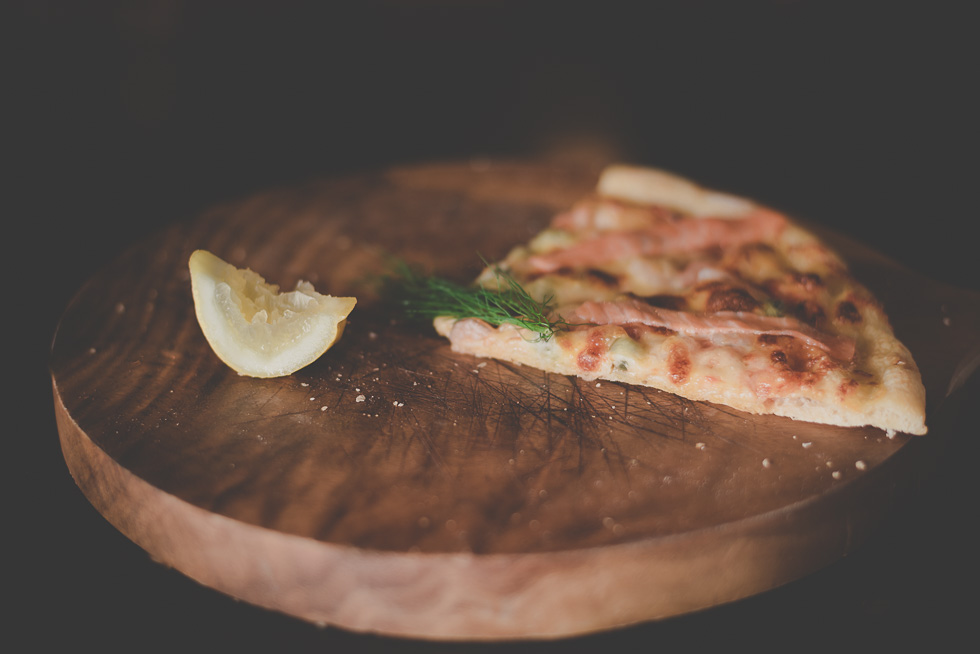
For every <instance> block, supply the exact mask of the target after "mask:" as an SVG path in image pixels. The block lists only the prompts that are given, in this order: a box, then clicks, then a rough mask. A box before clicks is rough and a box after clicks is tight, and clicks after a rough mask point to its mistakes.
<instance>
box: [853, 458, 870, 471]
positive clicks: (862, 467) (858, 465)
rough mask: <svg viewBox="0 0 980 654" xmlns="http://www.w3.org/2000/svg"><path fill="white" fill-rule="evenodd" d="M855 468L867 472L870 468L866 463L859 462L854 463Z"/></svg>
mask: <svg viewBox="0 0 980 654" xmlns="http://www.w3.org/2000/svg"><path fill="white" fill-rule="evenodd" d="M854 467H855V468H857V469H858V470H866V469H867V467H868V466H867V464H866V463H865V462H864V461H861V460H858V461H855V462H854Z"/></svg>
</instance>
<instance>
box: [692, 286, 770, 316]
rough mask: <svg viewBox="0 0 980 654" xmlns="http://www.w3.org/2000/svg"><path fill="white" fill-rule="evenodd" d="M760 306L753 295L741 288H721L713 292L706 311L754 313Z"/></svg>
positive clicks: (709, 297)
mask: <svg viewBox="0 0 980 654" xmlns="http://www.w3.org/2000/svg"><path fill="white" fill-rule="evenodd" d="M758 306H759V303H758V302H756V301H755V298H753V297H752V296H751V295H749V294H748V293H747V292H746V291H744V290H742V289H740V288H719V289H715V290H713V291H712V292H711V295H710V296H708V302H707V305H706V306H705V309H706V311H707V312H708V313H714V312H716V311H752V310H754V309H755V308H757V307H758Z"/></svg>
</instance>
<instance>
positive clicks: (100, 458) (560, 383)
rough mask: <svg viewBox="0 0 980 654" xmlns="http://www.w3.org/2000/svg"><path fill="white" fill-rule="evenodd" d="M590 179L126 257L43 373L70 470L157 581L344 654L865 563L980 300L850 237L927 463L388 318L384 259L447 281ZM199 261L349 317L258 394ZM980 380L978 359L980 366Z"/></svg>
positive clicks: (436, 172)
mask: <svg viewBox="0 0 980 654" xmlns="http://www.w3.org/2000/svg"><path fill="white" fill-rule="evenodd" d="M597 172H598V171H597V170H594V169H588V168H557V167H551V166H544V165H539V164H531V163H507V164H505V163H492V164H491V163H482V164H479V165H477V164H473V165H470V164H466V163H460V164H446V165H429V166H420V167H414V168H405V169H397V170H391V171H387V172H383V173H378V174H373V175H362V176H356V177H351V178H345V179H338V180H328V181H323V182H317V183H311V184H307V185H303V186H298V187H292V188H285V189H279V190H273V191H269V192H266V193H263V194H261V195H257V196H255V197H252V198H250V199H247V200H245V201H243V202H240V203H235V204H231V205H227V206H223V207H219V208H217V209H215V210H212V211H210V212H208V213H207V214H205V215H202V216H200V217H198V218H197V219H195V220H194V221H192V222H188V223H182V224H178V225H174V226H173V227H171V228H170V229H168V230H166V231H165V232H163V233H162V234H160V235H158V236H156V237H154V238H152V239H150V240H148V241H146V242H144V243H142V244H140V245H139V246H137V247H135V248H133V249H131V250H130V251H127V252H125V253H124V254H123V255H122V256H120V257H119V258H118V259H117V260H116V261H114V262H112V263H111V264H110V265H108V266H107V267H106V268H105V269H103V270H102V271H101V272H100V273H99V274H98V275H96V276H95V278H93V279H91V280H90V281H89V282H88V283H87V284H86V285H85V286H84V287H83V288H82V289H81V291H80V292H79V293H78V295H77V296H76V297H75V299H74V300H73V302H72V303H71V305H70V306H69V307H68V309H67V311H66V312H65V315H64V317H63V319H62V321H61V324H60V326H59V329H58V332H57V336H56V339H55V342H54V345H53V351H52V358H51V370H52V379H53V385H54V395H55V407H56V412H57V417H58V425H59V431H60V435H61V440H62V448H63V451H64V455H65V459H66V461H67V463H68V466H69V468H70V470H71V472H72V475H73V476H74V478H75V480H76V482H77V483H78V485H79V486H80V488H81V489H82V491H83V492H84V493H85V495H86V496H87V497H88V498H89V500H90V501H91V502H92V503H93V505H94V506H95V507H96V508H97V509H98V510H99V511H100V512H101V513H102V514H103V515H104V516H105V517H106V518H107V519H108V520H109V521H110V522H111V523H112V524H114V525H115V526H116V527H117V528H118V529H119V530H121V531H122V532H123V533H124V534H126V535H127V536H128V537H129V538H131V539H132V540H133V541H135V542H136V543H137V544H139V545H140V546H141V547H143V548H144V549H145V550H147V551H148V552H149V553H150V554H151V555H152V556H153V557H154V558H155V559H156V560H158V561H160V562H162V563H164V564H166V565H169V566H173V567H175V568H177V569H178V570H180V571H182V572H183V573H185V574H186V575H188V576H190V577H192V578H194V579H196V580H198V581H200V582H201V583H203V584H206V585H208V586H211V587H213V588H215V589H218V590H220V591H223V592H224V593H227V594H229V595H232V596H234V597H236V598H240V599H243V600H246V601H248V602H251V603H254V604H257V605H260V606H264V607H268V608H271V609H274V610H277V611H281V612H285V613H287V614H291V615H294V616H298V617H300V618H303V619H306V620H310V621H314V622H320V623H327V624H335V625H339V626H342V627H345V628H348V629H352V630H363V631H376V632H381V633H386V634H395V635H406V636H413V637H423V638H433V639H441V638H454V639H455V638H463V639H504V638H508V639H509V638H521V637H535V638H538V637H557V636H564V635H570V634H576V633H583V632H589V631H595V630H601V629H608V628H612V627H615V626H618V625H626V624H630V623H635V622H638V621H644V620H651V619H657V618H663V617H666V616H673V615H678V614H681V613H685V612H690V611H695V610H698V609H702V608H705V607H708V606H712V605H716V604H719V603H723V602H729V601H732V600H736V599H739V598H743V597H746V596H749V595H752V594H755V593H759V592H761V591H764V590H767V589H770V588H773V587H775V586H778V585H780V584H783V583H785V582H788V581H790V580H793V579H797V578H799V577H801V576H803V575H806V574H808V573H810V572H812V571H814V570H816V569H818V568H820V567H822V566H825V565H827V564H829V563H831V562H833V561H835V560H837V559H838V558H839V557H841V556H843V555H845V554H847V553H848V552H849V551H851V550H852V549H853V548H855V547H856V546H858V545H859V544H860V543H861V541H862V540H863V539H864V537H865V536H866V534H867V533H868V532H869V531H870V530H871V529H873V528H874V526H875V524H876V522H877V521H878V519H879V517H880V516H881V514H882V512H883V511H885V510H886V509H887V508H888V507H889V506H890V505H891V503H892V502H893V500H894V498H895V497H896V495H897V494H898V493H899V492H900V491H901V490H902V489H903V488H905V487H907V485H908V484H909V483H910V482H911V481H912V480H913V479H914V477H915V476H916V475H918V474H920V473H923V472H924V471H926V469H927V467H928V465H929V463H930V461H931V456H932V454H933V453H934V450H935V446H936V444H937V443H940V442H941V440H942V437H943V434H942V428H943V412H944V410H945V407H946V404H945V402H944V398H945V397H946V395H947V391H948V390H949V389H950V386H951V383H952V385H953V386H955V384H956V381H955V380H956V379H962V378H964V377H965V375H967V374H969V372H970V371H971V370H972V368H971V367H970V364H969V363H964V360H969V357H968V354H969V352H970V351H971V348H975V347H976V344H977V341H978V337H977V334H978V333H980V328H978V326H980V301H978V297H977V295H976V294H973V293H969V292H966V291H961V290H955V289H948V288H946V287H940V286H938V285H935V284H932V283H930V282H928V281H926V280H923V279H921V278H919V277H917V276H916V275H914V274H912V273H910V272H908V271H905V270H903V269H901V268H899V267H897V266H895V265H894V264H891V263H890V262H888V261H887V260H885V259H883V258H882V257H880V256H878V255H876V254H874V253H873V252H870V251H868V250H866V249H864V248H861V247H860V246H857V245H855V244H854V243H851V242H848V241H846V240H845V239H843V238H841V237H838V236H835V235H833V234H827V233H824V236H825V237H827V238H828V239H831V241H832V242H833V243H834V244H835V245H836V246H837V247H838V249H839V250H840V251H841V252H842V253H843V254H844V255H845V256H846V257H847V258H849V260H850V261H851V263H852V266H853V268H854V270H855V272H856V273H857V274H858V275H859V276H860V277H861V278H862V279H863V280H864V281H865V282H866V283H867V284H868V285H869V286H871V287H872V289H873V290H874V291H875V292H876V293H877V294H878V295H879V297H880V298H881V299H882V300H883V301H884V303H885V305H886V308H887V310H888V311H889V312H890V314H891V315H892V317H893V324H894V327H895V329H896V332H897V333H898V335H899V336H900V338H902V339H903V340H904V341H905V342H906V343H907V344H908V345H909V347H910V348H911V350H912V352H913V353H914V355H915V356H916V359H917V362H918V363H919V365H920V367H921V369H922V371H923V374H924V378H925V383H926V386H927V392H928V397H929V405H928V409H929V414H928V423H929V425H930V428H931V433H930V435H929V436H925V437H907V436H904V435H897V436H895V437H893V438H889V437H888V436H887V435H886V434H884V433H883V432H882V431H880V430H877V429H845V428H836V427H827V426H819V425H813V424H808V423H803V422H794V421H792V420H788V419H783V418H775V417H757V416H751V415H747V414H743V413H740V412H737V411H734V410H730V409H727V408H724V407H720V406H714V405H710V404H705V403H698V402H690V401H687V400H684V399H681V398H678V397H675V396H673V395H670V394H667V393H661V392H658V391H655V390H652V389H647V388H640V387H634V386H628V385H623V384H616V383H610V382H601V383H596V382H585V381H582V380H579V379H571V378H566V377H562V376H556V375H551V374H547V373H543V372H540V371H537V370H533V369H529V368H524V367H520V366H516V365H512V364H507V363H501V362H497V361H484V360H479V359H475V358H473V357H470V356H464V355H459V354H455V353H453V352H452V351H451V350H450V348H449V345H448V343H447V342H446V341H444V340H443V339H440V338H439V337H438V336H437V335H436V334H435V333H434V331H433V330H432V328H431V326H429V325H425V324H421V325H420V324H413V323H410V322H406V321H405V320H404V319H403V318H402V317H401V316H399V315H398V314H397V313H395V312H394V311H393V309H392V308H391V307H390V306H387V305H385V304H384V303H383V302H382V301H380V300H378V299H377V297H376V296H375V294H374V291H373V289H374V284H373V277H374V276H376V275H377V274H378V273H380V272H381V271H382V270H383V269H384V266H385V261H386V257H387V256H389V255H394V256H398V257H401V258H403V259H405V260H408V261H411V262H416V263H419V264H422V265H424V266H427V267H429V268H430V269H432V270H434V271H436V272H438V273H440V274H442V275H444V276H448V277H451V278H455V279H457V280H459V281H467V280H469V279H471V278H472V277H473V276H475V274H476V273H477V272H478V271H479V268H480V265H481V264H480V260H479V257H478V253H479V254H482V255H483V256H485V257H487V258H489V259H495V258H498V257H502V256H503V255H504V254H505V253H506V252H507V251H508V250H509V248H510V247H511V246H512V245H514V244H516V243H518V242H523V241H525V240H527V238H528V237H529V236H531V235H532V234H534V233H536V232H537V231H538V230H540V229H541V228H542V227H543V226H544V225H545V224H546V223H547V221H548V220H549V218H550V217H551V215H552V214H553V213H554V212H555V211H556V210H559V209H562V208H564V207H567V206H568V205H570V204H571V203H572V202H573V201H574V200H575V199H577V198H578V197H580V196H581V195H583V194H585V193H587V192H589V191H590V190H591V189H592V188H593V187H594V184H595V180H596V174H597ZM197 248H205V249H208V250H211V251H212V252H214V253H216V254H218V255H219V256H221V257H223V258H226V259H227V260H229V261H231V262H233V263H235V264H236V265H239V266H248V267H250V268H252V269H253V270H256V271H257V272H259V273H260V274H263V275H264V276H265V277H266V278H267V279H268V280H270V281H273V282H276V283H279V284H280V285H282V286H283V287H284V288H285V287H291V286H293V285H294V284H295V283H296V281H297V280H298V279H308V280H310V281H312V282H313V283H314V284H315V286H316V287H317V289H318V290H320V291H322V292H328V293H332V294H335V295H338V294H339V295H356V296H357V297H358V298H360V301H359V303H358V305H357V307H356V308H355V310H354V312H353V314H352V315H351V318H350V321H349V324H348V327H347V331H346V333H345V334H344V336H343V338H342V340H341V341H340V342H339V343H338V345H336V346H335V347H334V348H333V349H331V350H330V351H328V352H327V353H326V354H325V355H324V356H323V357H322V358H321V359H320V360H319V361H317V362H316V363H314V364H313V365H311V366H309V367H307V368H306V369H304V370H301V371H300V372H298V373H296V374H294V375H292V376H290V377H285V378H280V379H269V380H259V379H251V378H246V377H240V376H238V375H237V374H235V373H234V372H233V371H231V370H230V369H228V368H227V367H225V366H224V364H222V363H221V362H220V361H219V360H218V359H217V357H215V356H214V354H213V353H212V352H211V350H210V349H209V347H208V344H207V342H206V341H205V339H204V337H203V335H202V334H201V331H200V328H199V327H198V324H197V322H196V320H195V317H194V309H193V303H192V299H191V293H190V283H189V278H188V270H187V260H188V257H189V255H190V253H191V252H192V251H193V250H194V249H197ZM973 357H974V361H975V359H976V352H975V351H974V354H973Z"/></svg>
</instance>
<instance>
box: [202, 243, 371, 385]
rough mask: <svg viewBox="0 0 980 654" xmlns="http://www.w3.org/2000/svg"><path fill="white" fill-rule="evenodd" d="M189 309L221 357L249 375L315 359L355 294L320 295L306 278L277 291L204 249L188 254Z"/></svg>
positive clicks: (289, 369) (285, 371)
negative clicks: (292, 288) (291, 287)
mask: <svg viewBox="0 0 980 654" xmlns="http://www.w3.org/2000/svg"><path fill="white" fill-rule="evenodd" d="M188 266H189V267H190V271H191V292H192V293H193V295H194V312H195V313H196V314H197V322H198V323H199V324H200V325H201V330H202V331H203V332H204V337H205V338H206V339H207V341H208V343H209V344H210V345H211V349H212V350H214V353H215V354H217V355H218V358H220V359H221V360H222V361H224V362H225V363H226V364H228V366H229V367H231V368H232V369H233V370H235V371H237V372H238V373H239V374H242V375H248V376H250V377H282V376H285V375H291V374H292V373H294V372H296V371H297V370H299V369H300V368H303V367H304V366H307V365H309V364H311V363H313V362H314V361H316V360H317V359H318V358H320V356H321V355H322V354H323V353H324V352H326V351H327V350H328V349H329V348H330V347H331V346H332V345H333V344H334V343H336V342H337V340H338V339H339V338H340V336H341V334H343V331H344V326H345V325H346V323H347V316H348V315H349V314H350V312H351V310H352V309H353V308H354V305H355V304H356V303H357V299H356V298H352V297H333V296H330V295H321V294H320V293H317V292H316V291H315V290H313V285H312V284H310V283H309V282H304V281H301V282H299V283H298V284H297V285H296V290H295V291H291V292H288V293H280V292H279V287H278V286H276V285H275V284H268V283H266V281H265V279H263V278H262V276H261V275H258V274H257V273H254V272H252V271H251V270H248V269H247V268H244V269H243V268H236V267H235V266H233V265H231V264H229V263H227V262H225V261H223V260H222V259H220V258H219V257H216V256H215V255H213V254H211V253H210V252H208V251H207V250H196V251H195V252H194V253H193V254H191V257H190V261H189V262H188Z"/></svg>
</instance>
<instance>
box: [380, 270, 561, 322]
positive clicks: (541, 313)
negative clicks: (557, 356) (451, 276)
mask: <svg viewBox="0 0 980 654" xmlns="http://www.w3.org/2000/svg"><path fill="white" fill-rule="evenodd" d="M493 274H494V277H495V278H496V282H497V290H491V289H488V288H484V287H482V286H463V285H461V284H456V283H454V282H451V281H448V280H445V279H441V278H439V277H430V276H424V275H420V274H418V273H417V272H415V271H414V270H412V269H411V267H409V266H408V265H406V264H400V265H398V266H397V279H395V280H392V281H393V282H394V284H395V288H394V289H393V290H394V292H395V293H396V297H397V298H398V302H399V303H400V304H401V305H402V306H403V307H404V309H405V311H406V312H407V313H408V314H410V315H413V316H418V317H423V318H435V317H437V316H451V317H453V318H457V319H458V318H479V319H480V320H483V321H485V322H487V323H489V324H491V325H494V326H495V327H496V326H499V325H502V324H504V323H509V324H512V325H518V326H520V327H524V328H525V329H528V330H530V331H532V332H534V333H536V334H537V335H538V338H540V339H542V340H548V339H550V338H551V337H552V336H554V334H555V331H557V330H559V329H561V328H563V327H567V323H566V322H565V321H564V319H562V317H561V316H557V317H556V318H555V319H554V320H550V319H549V318H548V314H549V312H550V309H551V306H550V305H551V298H550V297H549V298H545V301H544V302H538V301H537V300H535V299H534V298H533V297H531V295H530V294H529V293H528V292H527V291H526V290H525V289H524V287H523V286H521V285H520V283H519V282H518V281H517V280H516V279H514V278H513V276H511V275H510V274H509V273H508V272H506V271H504V270H501V269H500V268H497V267H494V268H493Z"/></svg>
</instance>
